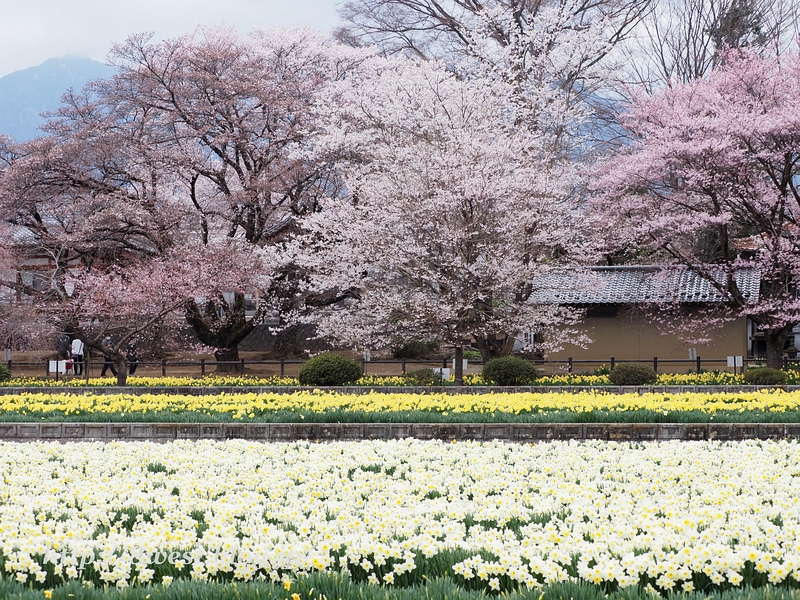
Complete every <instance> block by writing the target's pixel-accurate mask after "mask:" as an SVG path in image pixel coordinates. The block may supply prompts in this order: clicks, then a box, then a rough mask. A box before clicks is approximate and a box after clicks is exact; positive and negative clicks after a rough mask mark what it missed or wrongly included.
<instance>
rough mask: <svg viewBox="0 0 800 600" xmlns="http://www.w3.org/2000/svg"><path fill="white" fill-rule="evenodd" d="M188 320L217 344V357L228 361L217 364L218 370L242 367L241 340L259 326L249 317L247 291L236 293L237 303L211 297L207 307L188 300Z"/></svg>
mask: <svg viewBox="0 0 800 600" xmlns="http://www.w3.org/2000/svg"><path fill="white" fill-rule="evenodd" d="M186 320H187V321H188V322H189V325H191V326H192V328H193V329H194V331H195V333H196V334H197V337H198V339H199V340H200V341H201V342H202V343H204V344H205V345H206V346H211V347H212V348H215V351H214V357H215V358H216V360H217V361H219V362H223V363H225V364H218V365H217V372H219V373H232V372H234V371H237V370H238V369H239V365H238V364H234V362H235V363H238V362H239V342H241V341H242V340H243V339H244V338H246V337H247V336H248V335H249V334H250V332H251V331H253V329H254V328H255V326H256V323H257V322H258V320H257V319H256V318H253V319H250V320H247V318H246V317H245V306H244V294H236V295H235V296H234V301H233V306H231V305H229V304H228V303H227V302H225V300H224V299H222V298H217V299H215V300H209V301H208V302H206V304H205V307H204V308H203V310H201V309H200V307H199V306H197V303H195V301H194V300H191V299H190V300H188V301H187V302H186Z"/></svg>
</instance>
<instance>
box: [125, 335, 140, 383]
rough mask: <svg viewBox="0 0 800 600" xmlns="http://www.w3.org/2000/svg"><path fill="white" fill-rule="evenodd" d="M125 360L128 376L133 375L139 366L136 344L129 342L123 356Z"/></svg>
mask: <svg viewBox="0 0 800 600" xmlns="http://www.w3.org/2000/svg"><path fill="white" fill-rule="evenodd" d="M125 360H127V361H128V367H129V369H130V370H129V371H128V373H129V374H130V375H133V374H134V373H135V372H136V367H137V365H138V364H139V352H138V351H137V350H136V342H131V343H130V344H128V352H127V354H126V355H125Z"/></svg>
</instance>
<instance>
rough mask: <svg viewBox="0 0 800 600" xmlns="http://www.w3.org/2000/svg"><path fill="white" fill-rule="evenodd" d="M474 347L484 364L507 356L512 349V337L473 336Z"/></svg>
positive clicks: (497, 335) (499, 335) (501, 334)
mask: <svg viewBox="0 0 800 600" xmlns="http://www.w3.org/2000/svg"><path fill="white" fill-rule="evenodd" d="M475 345H476V346H477V348H478V351H479V352H480V353H481V358H482V359H483V363H484V364H486V363H487V362H488V361H490V360H492V359H493V358H500V357H501V356H508V355H509V354H511V350H512V349H513V348H514V337H513V336H510V335H506V334H504V333H500V334H490V335H487V336H479V335H476V336H475Z"/></svg>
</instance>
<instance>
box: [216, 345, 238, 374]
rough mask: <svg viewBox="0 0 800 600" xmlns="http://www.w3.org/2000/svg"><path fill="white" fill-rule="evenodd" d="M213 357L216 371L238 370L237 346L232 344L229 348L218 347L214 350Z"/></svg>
mask: <svg viewBox="0 0 800 600" xmlns="http://www.w3.org/2000/svg"><path fill="white" fill-rule="evenodd" d="M214 358H215V359H216V361H217V363H223V364H217V371H219V372H220V373H232V372H234V371H238V370H239V365H240V364H241V363H240V359H239V346H238V344H236V345H234V346H233V347H231V348H218V349H216V350H214Z"/></svg>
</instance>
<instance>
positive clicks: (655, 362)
mask: <svg viewBox="0 0 800 600" xmlns="http://www.w3.org/2000/svg"><path fill="white" fill-rule="evenodd" d="M653 371H655V372H656V373H658V357H657V356H654V357H653Z"/></svg>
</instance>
